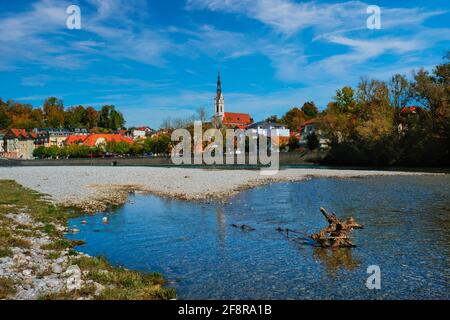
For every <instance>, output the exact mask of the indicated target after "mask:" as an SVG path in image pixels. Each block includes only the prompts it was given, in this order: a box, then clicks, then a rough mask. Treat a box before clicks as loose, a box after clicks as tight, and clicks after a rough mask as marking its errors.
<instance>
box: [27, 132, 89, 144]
mask: <svg viewBox="0 0 450 320" xmlns="http://www.w3.org/2000/svg"><path fill="white" fill-rule="evenodd" d="M78 130H81V129H78ZM73 133H74V132H72V131H70V130H66V129H53V128H45V129H41V128H36V129H34V130H33V134H35V135H36V139H37V140H36V145H38V146H44V147H47V148H48V147H52V146H56V147H59V148H61V147H62V146H63V145H64V142H65V141H66V139H67V137H69V136H70V135H71V134H73Z"/></svg>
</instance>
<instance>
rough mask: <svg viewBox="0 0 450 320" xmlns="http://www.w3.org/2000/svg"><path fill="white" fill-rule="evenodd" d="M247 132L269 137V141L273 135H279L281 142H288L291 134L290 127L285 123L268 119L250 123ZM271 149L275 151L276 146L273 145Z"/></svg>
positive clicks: (279, 141)
mask: <svg viewBox="0 0 450 320" xmlns="http://www.w3.org/2000/svg"><path fill="white" fill-rule="evenodd" d="M247 132H248V133H253V134H255V135H257V136H266V137H267V138H268V139H269V140H268V141H269V143H270V141H271V140H270V138H271V137H278V143H279V144H280V143H282V142H287V141H288V140H289V136H290V132H289V129H288V128H286V126H285V125H283V124H279V123H275V122H268V121H260V122H256V123H253V124H251V125H249V126H248V127H247ZM271 149H272V151H275V146H271Z"/></svg>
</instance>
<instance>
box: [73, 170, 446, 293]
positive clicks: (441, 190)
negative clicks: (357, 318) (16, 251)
mask: <svg viewBox="0 0 450 320" xmlns="http://www.w3.org/2000/svg"><path fill="white" fill-rule="evenodd" d="M319 207H325V208H327V209H328V211H329V212H332V211H335V212H336V213H337V215H338V216H339V217H341V218H345V217H348V216H353V217H354V218H355V219H356V221H358V222H359V223H362V224H364V225H365V229H362V230H355V231H354V232H353V237H354V243H355V245H356V247H354V248H350V249H349V248H346V249H335V250H332V249H322V248H318V247H315V246H313V245H311V243H308V242H307V243H302V242H298V241H292V240H288V239H287V238H286V236H285V234H283V233H280V232H277V231H276V228H277V227H281V228H290V229H294V230H300V231H302V232H305V233H308V234H311V233H313V232H317V231H319V230H320V229H322V228H323V227H325V226H326V225H327V222H326V221H325V219H324V217H323V216H322V215H321V213H320V212H319ZM105 216H107V217H108V223H107V224H105V223H104V222H103V218H104V217H105ZM83 220H85V221H83ZM232 224H238V225H240V224H245V225H248V226H251V227H253V228H254V229H255V230H253V231H246V230H241V229H239V228H235V227H233V226H232ZM69 227H70V228H74V227H76V228H77V229H80V232H79V233H77V234H70V235H68V238H71V239H76V240H85V241H86V244H85V245H83V246H81V247H78V250H80V251H82V252H85V253H88V254H90V255H103V256H105V257H107V258H108V259H109V260H110V261H111V262H112V263H113V264H116V265H120V266H124V267H126V268H129V269H135V270H140V271H149V272H161V273H162V274H163V275H164V276H165V277H166V278H167V279H169V280H170V281H171V282H172V283H170V284H169V285H171V286H175V287H176V289H177V293H178V298H179V299H448V298H449V297H450V292H449V286H448V283H449V275H450V268H449V261H450V259H449V255H450V250H449V249H450V234H449V230H450V175H441V176H397V177H396V176H392V177H369V178H352V179H312V180H308V181H304V182H297V183H276V184H271V185H267V186H263V187H258V188H254V189H250V190H247V191H243V192H241V193H240V194H238V195H236V196H234V197H232V198H230V199H229V200H228V201H227V203H225V204H218V203H209V204H202V203H195V202H187V201H180V200H172V199H166V198H160V197H157V196H153V195H142V194H137V195H132V196H130V198H129V201H128V203H126V204H125V205H124V206H122V207H120V208H118V209H116V210H114V211H111V212H108V213H101V214H96V215H87V216H82V217H79V218H76V219H72V220H70V222H69ZM371 265H377V266H379V267H380V270H381V289H378V290H377V289H373V290H369V289H368V288H367V287H366V280H367V278H368V277H369V276H370V274H368V273H367V268H368V267H369V266H371Z"/></svg>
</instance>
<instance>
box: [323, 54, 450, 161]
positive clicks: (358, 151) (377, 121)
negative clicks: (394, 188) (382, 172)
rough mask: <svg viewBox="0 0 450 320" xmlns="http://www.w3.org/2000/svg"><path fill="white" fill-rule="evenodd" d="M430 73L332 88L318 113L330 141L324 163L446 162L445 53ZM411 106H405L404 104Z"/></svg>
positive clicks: (448, 78) (449, 65)
mask: <svg viewBox="0 0 450 320" xmlns="http://www.w3.org/2000/svg"><path fill="white" fill-rule="evenodd" d="M444 59H445V60H444V62H443V63H442V64H440V65H437V66H436V67H435V68H434V69H433V70H432V71H431V72H428V71H426V70H424V69H420V70H419V71H417V72H415V71H414V72H413V73H412V78H411V79H408V78H407V77H406V76H404V75H400V74H396V75H394V76H392V78H391V79H390V81H388V82H384V81H379V80H374V79H361V81H360V82H359V84H358V85H357V87H356V88H352V87H348V86H347V87H343V88H342V89H339V90H337V92H336V95H335V96H334V97H333V100H332V101H331V102H330V103H329V104H328V106H327V109H326V110H325V112H324V113H323V114H322V115H321V117H320V118H321V122H322V127H321V129H322V130H323V131H324V133H325V135H326V136H327V137H328V138H329V139H330V146H331V149H330V152H329V154H328V157H327V158H326V162H327V163H331V164H338V165H344V164H345V165H372V166H385V165H420V166H423V165H428V166H448V165H449V164H450V52H449V53H448V54H447V56H446V57H445V58H444ZM412 105H414V106H417V108H407V106H412Z"/></svg>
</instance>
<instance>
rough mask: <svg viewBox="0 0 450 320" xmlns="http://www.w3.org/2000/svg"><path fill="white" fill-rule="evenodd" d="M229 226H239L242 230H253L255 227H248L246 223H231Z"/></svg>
mask: <svg viewBox="0 0 450 320" xmlns="http://www.w3.org/2000/svg"><path fill="white" fill-rule="evenodd" d="M231 226H232V227H235V228H239V229H241V230H244V231H253V230H255V228H253V227H250V226H248V225H246V224H234V223H233V224H232V225H231Z"/></svg>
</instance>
